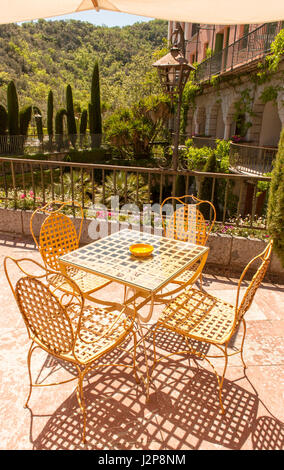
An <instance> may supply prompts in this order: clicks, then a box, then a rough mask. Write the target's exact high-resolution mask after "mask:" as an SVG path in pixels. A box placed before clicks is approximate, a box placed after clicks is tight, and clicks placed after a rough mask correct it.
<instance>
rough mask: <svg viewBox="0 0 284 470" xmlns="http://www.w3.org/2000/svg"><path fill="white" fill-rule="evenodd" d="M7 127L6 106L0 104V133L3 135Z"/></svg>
mask: <svg viewBox="0 0 284 470" xmlns="http://www.w3.org/2000/svg"><path fill="white" fill-rule="evenodd" d="M7 127H8V113H7V111H6V108H5V107H4V106H3V105H2V104H0V135H5V134H6V132H7Z"/></svg>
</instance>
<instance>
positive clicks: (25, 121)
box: [19, 106, 32, 138]
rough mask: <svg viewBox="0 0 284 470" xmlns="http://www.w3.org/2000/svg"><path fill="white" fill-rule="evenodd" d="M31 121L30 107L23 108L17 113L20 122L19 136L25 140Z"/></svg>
mask: <svg viewBox="0 0 284 470" xmlns="http://www.w3.org/2000/svg"><path fill="white" fill-rule="evenodd" d="M31 119H32V106H25V107H24V108H22V109H21V111H20V113H19V120H20V135H23V136H24V137H25V138H26V137H27V135H28V129H29V125H30V122H31Z"/></svg>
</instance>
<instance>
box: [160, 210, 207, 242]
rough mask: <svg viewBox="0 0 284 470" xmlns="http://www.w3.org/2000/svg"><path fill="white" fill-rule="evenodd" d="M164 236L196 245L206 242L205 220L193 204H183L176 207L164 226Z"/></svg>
mask: <svg viewBox="0 0 284 470" xmlns="http://www.w3.org/2000/svg"><path fill="white" fill-rule="evenodd" d="M166 236H167V237H169V238H174V239H175V240H181V241H184V242H189V243H196V244H197V245H204V244H205V242H206V238H207V234H206V222H205V219H204V217H203V215H202V214H201V212H200V211H199V210H198V209H196V207H195V205H194V204H188V205H184V206H183V207H180V208H179V209H177V210H176V211H175V212H174V213H173V215H172V217H171V218H170V220H169V221H168V223H167V226H166Z"/></svg>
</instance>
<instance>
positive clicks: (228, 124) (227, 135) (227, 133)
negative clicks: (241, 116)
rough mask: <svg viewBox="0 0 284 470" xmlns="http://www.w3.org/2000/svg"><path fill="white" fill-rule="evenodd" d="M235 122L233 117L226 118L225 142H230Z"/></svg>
mask: <svg viewBox="0 0 284 470" xmlns="http://www.w3.org/2000/svg"><path fill="white" fill-rule="evenodd" d="M232 122H233V118H232V116H227V117H226V118H225V130H224V140H229V138H230V137H231V136H230V133H231V125H232Z"/></svg>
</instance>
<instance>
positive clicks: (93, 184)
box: [91, 168, 96, 205]
mask: <svg viewBox="0 0 284 470" xmlns="http://www.w3.org/2000/svg"><path fill="white" fill-rule="evenodd" d="M94 172H95V170H94V169H93V168H92V170H91V173H92V177H91V178H92V204H93V205H94V204H95V203H96V197H95V176H94Z"/></svg>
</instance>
